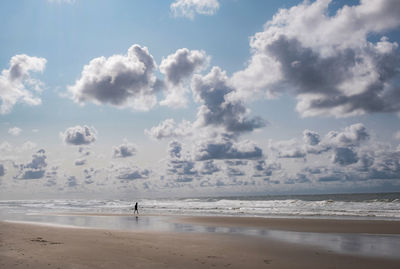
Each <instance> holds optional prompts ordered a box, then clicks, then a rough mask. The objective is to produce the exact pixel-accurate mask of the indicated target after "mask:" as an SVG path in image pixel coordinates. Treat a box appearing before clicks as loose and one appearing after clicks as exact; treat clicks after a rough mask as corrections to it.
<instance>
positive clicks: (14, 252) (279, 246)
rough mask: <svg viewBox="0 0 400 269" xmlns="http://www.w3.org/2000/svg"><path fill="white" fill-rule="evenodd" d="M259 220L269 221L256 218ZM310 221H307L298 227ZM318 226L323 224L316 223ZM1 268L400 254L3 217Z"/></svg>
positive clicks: (359, 262) (322, 260)
mask: <svg viewBox="0 0 400 269" xmlns="http://www.w3.org/2000/svg"><path fill="white" fill-rule="evenodd" d="M222 220H223V219H219V218H210V219H209V220H208V221H209V222H212V223H216V222H220V221H222ZM186 221H192V222H193V221H196V220H195V219H188V218H187V219H186ZM197 221H200V222H201V220H200V219H198V220H197ZM247 221H248V222H249V221H250V219H249V220H247ZM281 221H283V220H281ZM203 222H206V221H205V219H203ZM228 222H229V223H230V224H232V222H234V221H233V219H228ZM238 222H239V224H237V225H248V223H240V222H244V220H238ZM273 222H275V220H274V221H273ZM283 222H285V221H283ZM257 223H258V224H257ZM287 223H289V224H290V225H289V224H287V227H292V226H296V225H295V221H294V222H292V221H289V222H287ZM299 223H302V222H301V220H300V222H299ZM280 224H282V223H280ZM308 224H311V223H308ZM254 225H256V226H258V225H265V224H262V223H259V222H257V221H253V222H252V226H254ZM282 225H283V226H285V225H284V224H282ZM306 226H307V225H306V224H305V223H302V224H300V225H299V226H298V227H306ZM344 226H345V225H344ZM316 227H318V224H314V228H316ZM349 227H351V225H350V226H349ZM292 228H293V227H292ZM314 228H313V229H314ZM375 228H376V229H378V228H379V227H375ZM301 229H303V228H301ZM341 229H344V230H345V227H342V228H341ZM349 229H350V228H349ZM378 230H379V229H378ZM378 230H375V231H376V232H378ZM397 232H398V231H397ZM0 268H10V269H11V268H113V269H117V268H118V269H119V268H185V269H186V268H246V269H247V268H308V269H313V268H400V260H386V259H378V258H368V257H355V256H348V255H339V254H335V253H332V252H329V251H324V250H319V249H316V248H311V247H305V246H299V245H290V244H287V243H282V242H275V241H271V240H266V239H262V238H255V237H248V236H241V235H226V234H225V235H222V234H195V233H190V234H189V233H159V232H128V231H115V230H100V229H73V228H59V227H45V226H37V225H29V224H15V223H5V222H0Z"/></svg>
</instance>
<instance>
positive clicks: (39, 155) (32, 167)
mask: <svg viewBox="0 0 400 269" xmlns="http://www.w3.org/2000/svg"><path fill="white" fill-rule="evenodd" d="M45 153H46V152H45V150H43V149H40V150H38V151H37V152H36V153H35V154H33V155H32V161H31V162H29V163H27V164H21V165H19V166H18V175H17V176H16V178H19V179H40V178H43V177H44V175H45V172H46V167H47V162H46V159H47V157H46V154H45Z"/></svg>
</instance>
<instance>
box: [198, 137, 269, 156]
mask: <svg viewBox="0 0 400 269" xmlns="http://www.w3.org/2000/svg"><path fill="white" fill-rule="evenodd" d="M194 156H195V158H196V160H199V161H204V160H211V159H257V158H261V157H262V150H261V148H259V147H258V146H257V145H255V144H254V143H253V142H251V141H249V140H243V141H240V142H235V141H234V140H232V139H231V138H228V137H223V136H221V137H217V138H213V139H209V140H204V141H199V142H197V143H196V145H195V150H194Z"/></svg>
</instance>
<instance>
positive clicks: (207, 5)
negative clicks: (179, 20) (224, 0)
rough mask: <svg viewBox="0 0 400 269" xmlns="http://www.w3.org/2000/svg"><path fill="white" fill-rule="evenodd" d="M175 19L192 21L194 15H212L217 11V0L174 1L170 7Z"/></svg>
mask: <svg viewBox="0 0 400 269" xmlns="http://www.w3.org/2000/svg"><path fill="white" fill-rule="evenodd" d="M170 9H171V12H172V14H173V15H174V16H175V17H185V18H189V19H192V20H193V19H194V17H195V15H196V14H200V15H209V16H210V15H214V14H215V13H216V12H217V10H218V9H219V2H218V0H176V1H175V2H173V3H172V4H171V6H170Z"/></svg>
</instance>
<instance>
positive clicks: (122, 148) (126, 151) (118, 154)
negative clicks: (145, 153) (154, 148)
mask: <svg viewBox="0 0 400 269" xmlns="http://www.w3.org/2000/svg"><path fill="white" fill-rule="evenodd" d="M136 151H137V149H136V145H135V144H133V143H129V142H125V143H123V144H121V145H118V146H115V147H114V148H113V157H114V158H127V157H132V156H134V155H135V154H136Z"/></svg>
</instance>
